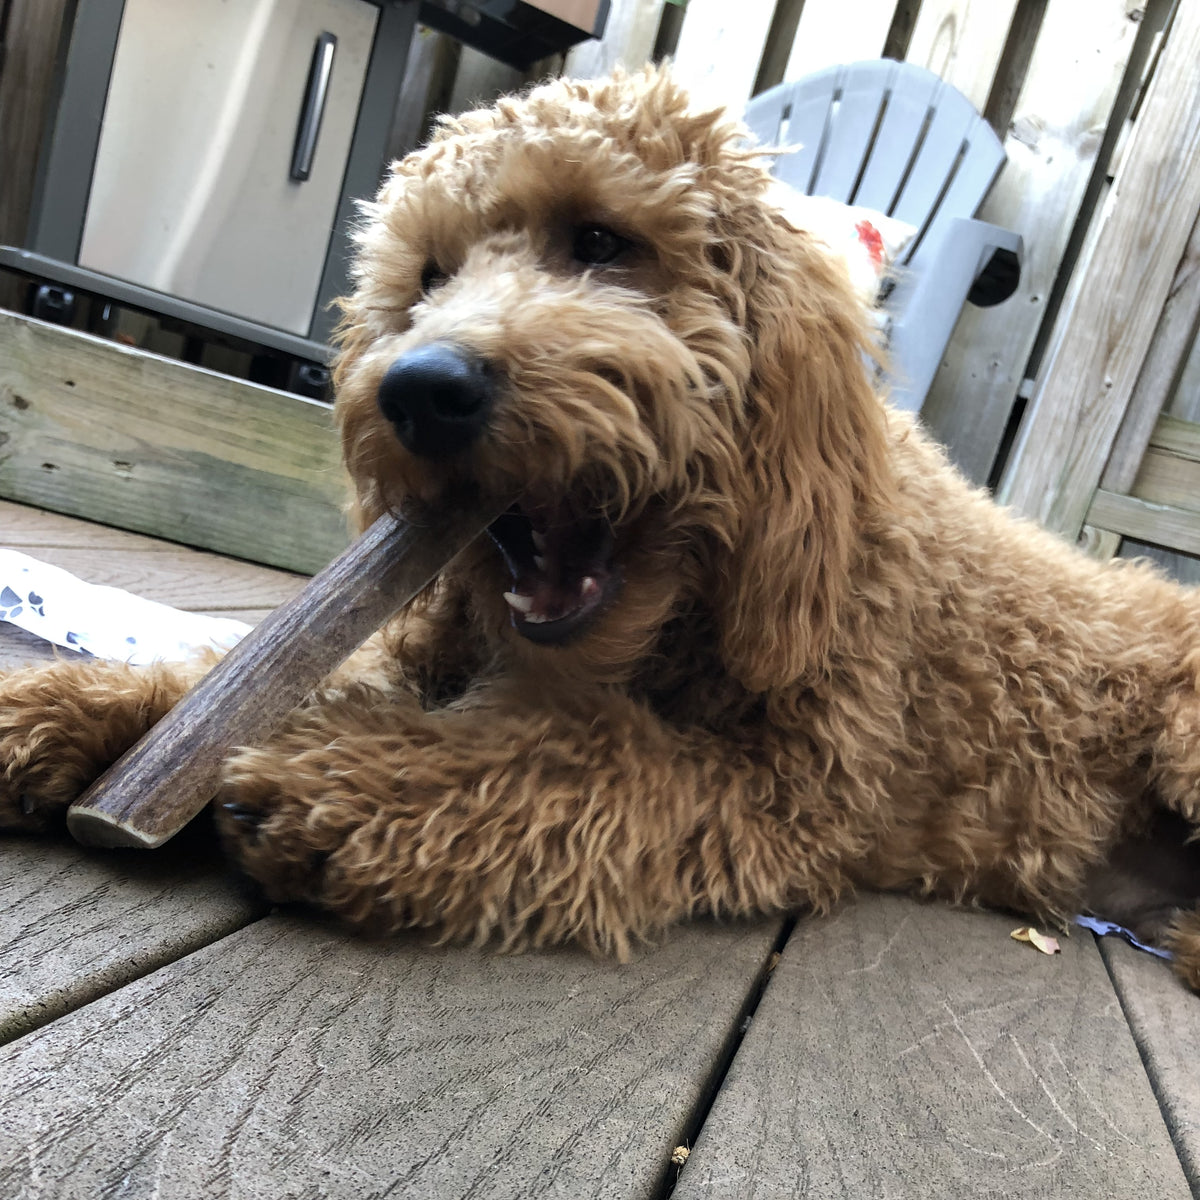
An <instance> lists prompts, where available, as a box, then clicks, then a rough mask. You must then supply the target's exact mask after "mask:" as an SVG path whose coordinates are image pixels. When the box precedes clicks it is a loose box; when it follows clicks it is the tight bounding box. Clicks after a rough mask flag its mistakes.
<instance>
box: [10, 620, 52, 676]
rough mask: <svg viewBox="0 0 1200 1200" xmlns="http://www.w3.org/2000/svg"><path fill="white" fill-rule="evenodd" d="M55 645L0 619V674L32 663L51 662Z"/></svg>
mask: <svg viewBox="0 0 1200 1200" xmlns="http://www.w3.org/2000/svg"><path fill="white" fill-rule="evenodd" d="M54 658H55V647H54V646H52V645H51V644H50V643H49V642H44V641H42V639H41V638H40V637H35V636H34V635H33V634H32V633H26V632H25V630H24V629H19V628H18V627H17V626H16V625H10V624H9V623H8V622H7V621H0V675H2V674H5V673H7V672H9V671H16V670H18V669H19V668H21V667H28V666H32V665H33V664H34V663H44V662H53V661H54Z"/></svg>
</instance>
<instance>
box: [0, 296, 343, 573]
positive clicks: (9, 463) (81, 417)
mask: <svg viewBox="0 0 1200 1200" xmlns="http://www.w3.org/2000/svg"><path fill="white" fill-rule="evenodd" d="M0 343H2V344H3V349H4V353H3V354H2V355H0V398H2V399H3V403H0V435H3V436H2V437H0V442H3V443H4V452H3V453H2V454H0V492H3V494H4V495H6V496H8V497H11V498H13V499H17V500H22V501H25V502H28V503H33V504H39V505H44V506H45V507H47V508H50V509H53V510H55V511H57V512H66V513H71V514H73V515H75V516H86V517H96V518H98V519H100V520H104V521H108V522H110V523H111V524H114V525H118V526H121V527H122V528H128V529H136V530H139V531H140V532H142V533H149V534H154V535H156V536H162V537H169V538H171V539H173V540H175V541H179V542H184V543H187V544H188V545H198V546H206V547H209V548H212V549H215V550H219V551H221V552H222V553H225V554H236V555H240V556H241V557H244V558H250V559H254V560H256V561H262V562H271V563H274V564H276V565H281V566H286V567H290V568H292V569H299V570H305V571H316V570H318V569H320V568H321V567H322V566H324V565H325V564H326V563H327V562H328V561H329V560H330V559H331V558H332V557H333V556H334V555H335V554H337V553H338V552H340V551H341V550H342V549H344V548H345V546H346V544H347V542H348V540H349V539H348V537H347V535H346V528H345V520H344V518H343V516H342V513H341V508H342V503H343V501H344V499H345V486H346V485H345V477H344V473H343V471H342V467H341V463H340V455H339V450H338V441H337V436H336V434H335V432H334V429H333V421H332V418H331V415H330V410H329V409H328V407H326V406H325V405H322V404H319V403H318V402H317V401H315V400H304V399H302V398H300V397H299V396H293V395H288V394H286V393H283V392H277V391H274V390H272V389H270V388H266V387H260V386H259V385H257V384H252V383H247V382H245V381H244V380H239V379H232V378H229V377H227V376H223V375H218V374H216V373H215V372H212V371H206V370H202V369H201V368H199V367H190V366H187V365H185V364H183V363H178V362H174V361H172V360H169V359H165V358H160V357H157V356H156V355H153V354H147V353H145V352H143V351H138V350H132V349H130V348H128V347H124V346H120V345H117V344H116V343H113V342H108V341H104V340H103V339H101V338H95V337H92V336H90V335H88V334H84V333H79V332H78V331H76V330H73V329H64V328H62V327H60V326H57V325H50V324H46V323H44V322H41V321H35V320H33V319H31V318H27V317H20V316H17V315H15V314H13V313H6V312H0Z"/></svg>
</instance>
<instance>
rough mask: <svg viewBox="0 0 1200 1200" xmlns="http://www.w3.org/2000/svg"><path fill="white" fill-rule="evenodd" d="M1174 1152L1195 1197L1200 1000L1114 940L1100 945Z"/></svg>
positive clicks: (1199, 1185)
mask: <svg viewBox="0 0 1200 1200" xmlns="http://www.w3.org/2000/svg"><path fill="white" fill-rule="evenodd" d="M1100 949H1101V953H1102V954H1103V956H1104V960H1105V962H1106V963H1107V964H1108V969H1109V971H1110V972H1111V973H1112V978H1113V983H1114V984H1115V985H1116V989H1117V995H1118V996H1120V998H1121V1004H1122V1007H1123V1008H1124V1010H1125V1016H1126V1018H1127V1019H1128V1021H1129V1025H1130V1028H1131V1029H1132V1030H1133V1036H1134V1038H1135V1039H1136V1040H1137V1044H1138V1048H1139V1049H1140V1050H1141V1052H1142V1058H1143V1059H1144V1060H1145V1063H1146V1069H1147V1070H1148V1071H1149V1073H1150V1080H1151V1082H1152V1084H1153V1086H1154V1091H1155V1094H1156V1095H1157V1097H1158V1102H1159V1105H1160V1106H1161V1108H1162V1112H1163V1116H1164V1117H1165V1118H1166V1122H1167V1128H1168V1129H1169V1130H1170V1132H1171V1137H1172V1139H1173V1140H1174V1142H1175V1149H1176V1151H1177V1152H1178V1154H1179V1159H1180V1161H1181V1162H1182V1164H1183V1169H1184V1172H1185V1173H1186V1174H1187V1177H1188V1182H1189V1183H1191V1185H1192V1189H1193V1192H1194V1193H1195V1194H1196V1195H1200V1074H1198V1073H1197V1069H1196V1068H1197V1063H1200V998H1198V997H1196V996H1193V995H1192V993H1191V992H1189V991H1188V990H1187V989H1186V988H1185V987H1184V986H1183V985H1182V984H1181V983H1180V982H1179V981H1178V980H1177V979H1176V978H1175V977H1174V976H1173V975H1172V974H1171V973H1170V972H1169V971H1168V970H1167V968H1166V967H1165V966H1164V965H1162V964H1148V963H1147V961H1146V956H1145V954H1143V953H1142V952H1141V951H1139V950H1135V949H1134V948H1133V947H1132V946H1127V945H1126V944H1125V943H1124V942H1120V941H1117V940H1116V939H1115V938H1105V939H1104V940H1103V941H1101V943H1100Z"/></svg>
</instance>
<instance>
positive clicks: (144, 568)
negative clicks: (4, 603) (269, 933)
mask: <svg viewBox="0 0 1200 1200" xmlns="http://www.w3.org/2000/svg"><path fill="white" fill-rule="evenodd" d="M156 544H157V547H158V548H157V549H145V550H138V551H137V552H136V553H130V552H127V551H122V550H112V549H101V550H83V549H76V548H74V547H59V546H22V547H21V551H22V553H25V554H31V555H33V557H34V558H40V559H42V560H43V561H45V562H48V563H53V564H54V566H56V567H62V568H63V569H64V570H66V571H70V572H71V573H72V574H73V575H78V576H79V578H80V579H84V580H86V581H87V582H88V583H101V584H105V585H107V586H109V587H119V588H124V589H125V590H126V591H128V592H134V593H135V594H137V595H139V596H145V597H146V599H148V600H158V601H159V602H160V603H162V604H170V605H173V606H174V607H175V608H185V609H188V610H189V611H197V610H200V609H204V610H209V611H213V612H219V611H223V610H225V609H239V608H274V607H275V606H276V605H279V604H282V603H283V602H284V601H285V600H287V599H290V598H291V597H292V596H294V595H295V594H296V593H297V592H298V591H300V589H301V588H302V587H303V586H304V584H305V582H306V581H307V580H306V577H305V576H303V575H296V574H292V573H291V572H288V571H277V570H274V569H273V568H270V567H260V566H259V565H258V564H257V563H248V562H240V561H239V560H237V559H233V558H224V557H222V556H221V555H219V554H208V553H205V552H204V551H201V550H191V549H188V548H187V547H185V546H171V545H169V544H167V543H165V542H158V543H156Z"/></svg>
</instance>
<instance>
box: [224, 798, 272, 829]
mask: <svg viewBox="0 0 1200 1200" xmlns="http://www.w3.org/2000/svg"><path fill="white" fill-rule="evenodd" d="M221 807H222V808H223V809H224V810H225V812H226V814H227V815H228V816H230V817H232V818H233V820H235V821H239V822H240V823H241V824H243V825H248V826H253V827H255V828H257V827H258V826H259V825H261V824H262V817H263V815H262V813H261V812H260V811H259V810H258V809H257V808H251V807H250V806H249V805H247V804H239V803H238V802H237V801H236V800H226V801H225V802H224V803H223V804H222V805H221Z"/></svg>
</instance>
